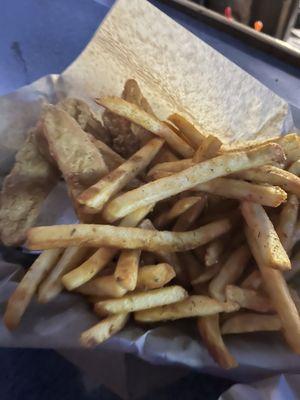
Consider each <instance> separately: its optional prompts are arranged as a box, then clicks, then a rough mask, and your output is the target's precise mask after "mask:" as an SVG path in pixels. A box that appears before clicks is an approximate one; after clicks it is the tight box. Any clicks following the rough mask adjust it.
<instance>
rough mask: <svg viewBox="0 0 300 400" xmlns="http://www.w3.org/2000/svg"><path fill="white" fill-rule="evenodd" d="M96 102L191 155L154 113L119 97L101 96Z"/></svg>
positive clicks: (187, 155) (191, 150) (189, 148)
mask: <svg viewBox="0 0 300 400" xmlns="http://www.w3.org/2000/svg"><path fill="white" fill-rule="evenodd" d="M95 101H96V103H97V104H99V105H101V106H103V107H105V108H106V109H108V110H110V111H111V112H113V113H115V114H117V115H119V116H121V117H124V118H126V119H128V120H129V121H131V122H134V123H135V124H136V125H139V126H141V127H143V128H144V129H146V130H147V131H149V132H152V133H154V134H155V135H157V136H160V137H162V138H163V139H165V140H166V142H167V143H168V144H169V146H170V147H171V148H172V149H173V150H175V151H176V153H178V154H181V155H182V156H184V157H191V156H192V155H193V153H194V150H193V148H192V147H191V146H190V145H189V144H187V143H186V142H185V141H183V140H182V139H181V138H180V137H179V136H177V135H176V133H174V132H173V131H172V129H170V128H169V127H168V126H167V125H166V124H164V123H163V122H161V121H160V120H159V119H157V118H156V117H155V116H154V115H151V114H149V113H147V112H146V111H144V110H142V109H141V108H139V107H138V106H136V105H135V104H132V103H129V102H127V101H126V100H124V99H121V98H119V97H113V96H111V97H109V96H107V97H102V98H101V99H95Z"/></svg>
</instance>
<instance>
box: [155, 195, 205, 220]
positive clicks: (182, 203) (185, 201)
mask: <svg viewBox="0 0 300 400" xmlns="http://www.w3.org/2000/svg"><path fill="white" fill-rule="evenodd" d="M201 198H202V197H201V196H188V197H184V198H182V199H179V200H177V201H176V203H174V205H173V206H172V207H171V209H170V210H169V211H167V212H164V213H162V214H160V215H159V216H158V217H157V218H156V219H155V220H154V225H155V226H156V227H157V228H162V227H164V226H166V225H168V224H169V223H170V222H171V221H173V220H174V219H175V218H177V217H179V216H180V215H181V214H183V213H184V212H185V211H187V210H188V209H190V208H191V207H192V206H193V205H194V204H196V203H198V202H199V200H200V199H201Z"/></svg>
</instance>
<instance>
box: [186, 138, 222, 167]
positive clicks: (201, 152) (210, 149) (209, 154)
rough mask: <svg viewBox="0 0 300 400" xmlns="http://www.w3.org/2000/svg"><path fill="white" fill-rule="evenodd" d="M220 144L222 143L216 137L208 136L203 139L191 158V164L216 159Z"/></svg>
mask: <svg viewBox="0 0 300 400" xmlns="http://www.w3.org/2000/svg"><path fill="white" fill-rule="evenodd" d="M222 144H223V143H222V142H221V140H219V139H218V138H217V137H216V136H213V135H209V136H208V137H206V138H205V139H203V141H202V143H201V144H200V145H199V147H198V149H197V150H196V152H195V154H194V156H193V162H195V163H200V162H201V161H204V160H208V159H210V158H213V157H216V156H217V155H218V153H219V150H220V148H221V146H222Z"/></svg>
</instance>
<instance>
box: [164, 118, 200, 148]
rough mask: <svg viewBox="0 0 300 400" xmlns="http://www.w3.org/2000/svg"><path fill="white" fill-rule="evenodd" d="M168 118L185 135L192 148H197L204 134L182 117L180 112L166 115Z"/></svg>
mask: <svg viewBox="0 0 300 400" xmlns="http://www.w3.org/2000/svg"><path fill="white" fill-rule="evenodd" d="M168 120H169V121H171V122H172V123H173V124H174V125H175V126H177V128H178V129H179V130H180V131H181V132H182V133H183V134H184V136H186V137H187V139H188V140H189V142H191V143H192V145H193V147H194V148H198V147H199V146H200V144H201V143H202V141H203V139H205V136H204V135H203V134H202V133H201V132H200V131H199V129H197V127H196V126H195V124H194V123H193V122H191V121H189V120H188V119H187V117H184V116H183V115H182V114H178V113H174V114H172V115H169V116H168Z"/></svg>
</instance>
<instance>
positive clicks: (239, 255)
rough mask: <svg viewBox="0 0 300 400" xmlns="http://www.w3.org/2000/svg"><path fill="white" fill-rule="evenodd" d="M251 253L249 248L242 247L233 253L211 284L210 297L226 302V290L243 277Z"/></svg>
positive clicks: (209, 288)
mask: <svg viewBox="0 0 300 400" xmlns="http://www.w3.org/2000/svg"><path fill="white" fill-rule="evenodd" d="M249 259H250V252H249V249H248V247H247V246H245V245H242V246H240V247H238V248H237V249H236V250H235V251H233V252H232V253H231V255H230V256H229V258H228V260H227V261H226V262H225V264H224V265H223V266H222V268H221V269H220V272H219V273H218V275H216V276H215V277H214V278H213V279H212V281H211V282H210V284H209V287H208V290H209V293H210V295H211V296H212V297H213V298H215V299H218V300H220V301H224V300H225V288H226V286H227V285H229V284H232V283H235V282H236V281H237V280H238V279H239V277H240V276H241V275H242V273H243V271H244V269H245V267H246V265H247V263H248V261H249Z"/></svg>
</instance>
